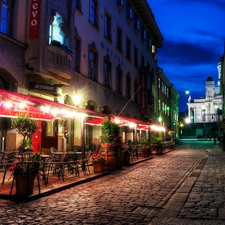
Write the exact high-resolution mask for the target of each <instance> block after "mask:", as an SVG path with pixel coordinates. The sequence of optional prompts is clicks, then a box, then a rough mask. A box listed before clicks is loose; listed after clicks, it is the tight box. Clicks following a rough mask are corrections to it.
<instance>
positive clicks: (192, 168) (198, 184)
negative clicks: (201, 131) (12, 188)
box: [0, 143, 225, 225]
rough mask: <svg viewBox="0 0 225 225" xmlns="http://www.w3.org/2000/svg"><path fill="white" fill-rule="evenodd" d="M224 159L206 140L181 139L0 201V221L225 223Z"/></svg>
mask: <svg viewBox="0 0 225 225" xmlns="http://www.w3.org/2000/svg"><path fill="white" fill-rule="evenodd" d="M224 158H225V154H224V152H222V151H220V150H219V149H218V146H216V147H215V146H213V145H212V144H210V143H209V144H208V145H205V144H204V145H201V144H198V145H193V144H191V145H187V144H182V145H179V146H177V150H174V151H172V152H169V153H167V154H164V155H154V156H153V158H152V159H150V160H148V161H145V162H142V163H139V164H136V165H134V166H131V167H124V168H123V170H121V171H114V172H111V173H110V174H109V175H107V176H104V177H101V178H98V179H96V180H94V181H91V182H87V183H83V184H81V185H78V186H75V187H73V188H70V189H67V190H64V191H62V192H59V193H56V194H53V195H51V196H48V197H43V198H40V199H38V200H34V201H30V202H26V203H15V202H12V201H8V200H0V220H1V224H149V225H150V224H154V225H155V224H160V225H163V224H167V225H169V224H171V225H172V224H173V225H174V224H179V225H180V224H198V223H199V224H200V223H201V224H202V225H203V224H225V220H223V219H225V218H224V216H225V209H224V208H223V207H225V204H224V202H225V201H224V200H225V197H224V196H225V195H224V194H225V193H224V183H225V182H224V180H225V168H224V165H223V163H222V162H224ZM201 171H202V173H201ZM192 187H193V189H192ZM190 191H191V193H189V192H190ZM202 219H203V222H202V221H200V220H202ZM204 219H208V220H207V221H206V220H204ZM212 221H213V223H212Z"/></svg>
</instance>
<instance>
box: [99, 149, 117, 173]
mask: <svg viewBox="0 0 225 225" xmlns="http://www.w3.org/2000/svg"><path fill="white" fill-rule="evenodd" d="M101 155H102V156H103V157H104V158H105V160H106V161H105V169H106V170H115V168H116V154H115V151H113V150H110V149H109V150H108V151H103V152H101Z"/></svg>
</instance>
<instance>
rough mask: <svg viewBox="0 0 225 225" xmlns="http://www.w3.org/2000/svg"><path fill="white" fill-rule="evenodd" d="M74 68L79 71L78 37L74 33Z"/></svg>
mask: <svg viewBox="0 0 225 225" xmlns="http://www.w3.org/2000/svg"><path fill="white" fill-rule="evenodd" d="M74 42H75V43H74V44H75V48H74V70H75V71H77V72H80V49H81V48H80V38H79V37H78V36H76V35H75V39H74Z"/></svg>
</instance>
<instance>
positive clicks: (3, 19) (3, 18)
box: [0, 0, 12, 35]
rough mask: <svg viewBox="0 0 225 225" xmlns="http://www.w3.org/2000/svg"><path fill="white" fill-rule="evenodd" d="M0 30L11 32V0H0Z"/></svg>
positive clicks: (6, 32) (5, 32)
mask: <svg viewBox="0 0 225 225" xmlns="http://www.w3.org/2000/svg"><path fill="white" fill-rule="evenodd" d="M0 6H1V10H0V32H2V33H4V34H7V35H9V34H10V32H11V29H10V27H11V17H12V1H11V0H0Z"/></svg>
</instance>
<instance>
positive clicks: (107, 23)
mask: <svg viewBox="0 0 225 225" xmlns="http://www.w3.org/2000/svg"><path fill="white" fill-rule="evenodd" d="M104 23H105V24H104V36H105V37H106V38H107V39H108V40H110V41H111V17H110V16H109V15H108V14H107V13H106V14H105V21H104Z"/></svg>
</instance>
